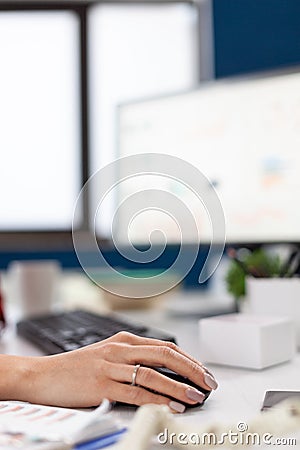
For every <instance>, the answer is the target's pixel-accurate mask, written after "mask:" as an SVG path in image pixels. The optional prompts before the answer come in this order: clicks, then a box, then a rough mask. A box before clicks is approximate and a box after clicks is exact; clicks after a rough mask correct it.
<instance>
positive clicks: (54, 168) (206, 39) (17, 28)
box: [0, 0, 300, 287]
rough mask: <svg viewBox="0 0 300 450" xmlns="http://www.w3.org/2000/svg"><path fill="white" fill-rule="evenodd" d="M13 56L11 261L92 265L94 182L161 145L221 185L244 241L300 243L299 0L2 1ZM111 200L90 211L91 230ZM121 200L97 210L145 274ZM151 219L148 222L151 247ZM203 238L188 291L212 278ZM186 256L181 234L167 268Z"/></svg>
mask: <svg viewBox="0 0 300 450" xmlns="http://www.w3.org/2000/svg"><path fill="white" fill-rule="evenodd" d="M0 64H1V69H0V160H1V175H0V199H1V200H0V269H2V270H3V269H6V268H7V266H8V265H9V263H10V262H11V261H13V260H26V259H30V260H32V259H38V260H41V259H55V260H58V261H59V262H60V264H61V265H62V267H64V268H69V269H70V268H79V263H78V260H77V257H76V254H75V252H74V250H73V245H72V236H71V229H72V219H73V210H74V205H75V202H76V199H77V197H78V194H79V192H80V190H81V188H82V186H83V185H84V183H85V182H86V181H87V179H88V178H89V176H90V175H92V174H94V173H95V172H96V171H97V170H98V169H99V168H101V167H103V166H104V165H105V164H107V163H108V162H111V161H113V160H114V159H115V158H116V157H118V156H127V155H129V154H135V153H139V152H141V153H143V152H144V151H149V150H150V151H152V152H153V151H154V152H161V151H162V152H166V153H169V154H174V155H175V156H181V157H183V158H186V159H187V160H188V161H190V162H192V163H193V164H195V165H196V166H197V167H198V168H199V169H200V170H202V171H203V172H204V173H205V174H206V176H207V177H208V178H209V179H210V181H211V182H212V184H213V185H214V186H215V187H216V189H217V190H218V189H219V194H220V197H221V200H222V201H223V204H224V208H225V215H226V216H227V224H228V226H229V228H228V239H229V241H228V242H229V244H232V245H241V244H243V245H250V246H252V247H255V246H259V245H261V244H263V243H266V242H269V243H278V244H281V243H296V244H298V243H299V242H300V227H299V220H298V219H299V213H298V212H297V208H296V204H297V203H296V202H297V192H298V190H297V189H298V187H299V186H298V181H297V180H298V168H299V165H300V161H299V155H298V152H297V150H299V145H300V139H299V130H300V126H299V125H300V124H299V119H297V114H298V118H299V117H300V98H299V93H300V82H299V80H300V75H299V74H298V69H297V65H298V64H300V3H299V1H298V0H289V1H286V0H198V1H195V2H188V1H186V2H184V1H153V2H152V1H150V0H149V1H138V0H136V1H132V2H127V1H116V2H114V1H109V2H108V1H107V2H106V1H80V0H77V1H60V2H56V1H50V0H48V1H40V0H36V1H31V2H28V1H19V2H17V1H2V0H1V1H0ZM245 80H246V81H245ZM249 80H250V81H249ZM277 94H278V95H277ZM253 99H256V100H257V101H254V100H253ZM262 100H263V101H262ZM261 101H262V102H261ZM258 111H260V115H259V116H258ZM158 113H159V114H160V115H159V114H158ZM225 119H226V120H225ZM297 120H298V122H297ZM160 125H161V126H162V128H163V130H164V131H162V130H161V128H160ZM191 125H192V126H193V127H194V128H193V130H194V131H193V132H194V135H193V137H192V138H191V136H190V135H188V134H187V131H188V132H189V131H190V128H191ZM141 130H142V131H141ZM166 130H167V131H168V139H169V140H168V139H167V140H165V135H164V134H163V135H162V134H161V133H166ZM195 130H196V131H195ZM175 131H176V133H175ZM237 136H238V139H237ZM253 136H255V139H253V141H251V143H250V140H249V139H250V138H251V137H253ZM266 136H267V137H266ZM270 137H271V138H272V139H271V140H270ZM149 142H150V143H152V146H151V145H149ZM252 174H253V177H252ZM258 176H259V177H260V178H259V180H258V179H257V177H258ZM233 181H234V182H233ZM270 186H271V188H270ZM260 187H262V188H263V189H264V190H263V191H260ZM239 190H240V192H239ZM238 192H239V195H238ZM261 192H263V194H261ZM261 195H262V198H261V197H260V196H261ZM96 197H97V192H88V193H87V195H86V196H84V198H83V200H82V203H81V205H80V211H81V213H80V215H79V216H78V220H77V222H76V223H75V224H74V226H75V228H76V229H77V230H80V231H81V232H82V235H83V236H84V235H85V234H89V233H90V231H91V230H92V227H93V217H91V214H90V211H91V209H92V208H91V205H92V204H93V202H95V201H96ZM183 198H184V196H183ZM114 201H115V199H114V197H113V196H111V198H108V199H107V202H106V204H105V207H104V208H103V210H102V211H101V214H98V216H97V223H96V231H97V237H98V241H99V245H101V246H102V248H103V249H104V253H105V255H106V258H107V260H108V261H109V262H110V263H111V264H112V265H113V266H121V267H125V268H132V267H133V268H136V264H133V263H132V262H130V261H127V260H126V259H125V258H123V257H122V256H121V255H120V254H119V253H118V252H117V251H116V250H115V249H114V246H113V245H112V242H111V236H110V224H111V220H112V214H113V211H114V205H115V203H114ZM278 203H279V206H278ZM275 206H276V208H275ZM237 212H239V213H240V215H239V216H238V217H237ZM147 220H148V219H147V218H146V219H144V221H142V222H140V223H139V226H138V227H137V229H138V230H139V232H136V233H135V232H133V236H134V237H135V239H136V242H137V245H140V246H142V247H143V245H148V236H147V233H146V231H147V230H144V228H143V227H144V225H145V223H147ZM157 223H158V224H160V219H158V222H157ZM230 224H231V225H232V227H231V225H230ZM166 226H167V227H168V225H166ZM119 230H120V231H119V233H120V236H121V235H122V223H120V224H119ZM141 230H144V231H145V232H144V233H143V232H142V233H141V232H140V231H141ZM134 233H135V234H134ZM203 241H204V245H203V246H202V247H201V251H199V254H198V257H197V259H196V262H195V264H194V266H193V268H192V269H191V271H190V273H189V274H188V275H187V276H186V278H185V280H184V283H185V286H186V287H199V284H198V276H199V272H200V270H201V267H202V265H203V262H204V260H205V257H206V254H207V248H208V243H209V237H208V236H207V235H204V238H203ZM206 244H207V245H206ZM189 245H193V243H192V242H190V243H189ZM177 253H178V242H177V239H176V236H175V237H174V235H172V233H171V236H170V240H169V244H168V245H167V247H166V250H165V251H164V253H163V255H162V256H161V258H160V259H159V261H156V262H155V263H154V264H153V265H152V266H151V267H156V268H157V267H168V266H169V265H170V264H171V263H172V261H173V260H174V258H175V257H176V255H177Z"/></svg>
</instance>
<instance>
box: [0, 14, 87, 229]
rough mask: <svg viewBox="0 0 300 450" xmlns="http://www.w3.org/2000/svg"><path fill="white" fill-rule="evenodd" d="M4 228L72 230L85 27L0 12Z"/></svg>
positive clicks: (71, 19)
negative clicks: (80, 57)
mask: <svg viewBox="0 0 300 450" xmlns="http://www.w3.org/2000/svg"><path fill="white" fill-rule="evenodd" d="M0 42H1V45H0V61H1V70H0V99H1V101H0V158H1V176H0V204H1V208H0V231H23V230H25V231H26V230H33V231H34V230H70V229H71V225H72V215H73V208H74V204H75V200H76V197H77V195H78V193H79V190H80V187H81V183H82V179H81V167H80V164H81V124H80V80H79V75H80V70H79V67H80V61H79V56H80V23H79V17H78V16H77V14H76V13H75V12H72V11H63V10H62V11H50V10H48V11H47V10H44V11H0Z"/></svg>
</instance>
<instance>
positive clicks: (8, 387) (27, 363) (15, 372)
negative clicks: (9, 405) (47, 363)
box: [0, 355, 42, 401]
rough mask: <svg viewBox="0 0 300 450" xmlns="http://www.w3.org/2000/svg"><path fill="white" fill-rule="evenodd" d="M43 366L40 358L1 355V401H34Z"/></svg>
mask: <svg viewBox="0 0 300 450" xmlns="http://www.w3.org/2000/svg"><path fill="white" fill-rule="evenodd" d="M41 364H42V358H38V357H22V356H11V355H1V359H0V374H1V375H0V378H1V381H0V397H1V399H3V400H20V401H34V397H35V391H36V387H37V381H38V379H39V374H40V373H41Z"/></svg>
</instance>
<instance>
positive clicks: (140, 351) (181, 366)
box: [104, 343, 218, 390]
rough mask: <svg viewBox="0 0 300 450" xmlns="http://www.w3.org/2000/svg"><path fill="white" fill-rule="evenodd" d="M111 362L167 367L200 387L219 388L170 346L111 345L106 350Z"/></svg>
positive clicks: (198, 368)
mask: <svg viewBox="0 0 300 450" xmlns="http://www.w3.org/2000/svg"><path fill="white" fill-rule="evenodd" d="M104 351H105V358H106V360H107V361H109V362H113V363H123V364H131V365H135V364H142V365H145V366H150V367H167V368H169V369H171V370H173V371H174V372H177V373H179V374H180V375H183V376H185V377H187V378H188V379H189V380H191V381H193V382H194V383H195V384H197V385H198V386H202V387H204V388H205V389H208V390H211V389H216V388H217V386H218V385H217V382H216V381H215V379H214V378H213V377H212V376H211V375H210V374H209V373H207V372H206V371H205V370H204V369H203V367H202V366H200V365H199V364H197V363H195V362H194V361H192V360H190V359H189V358H187V357H185V356H184V355H182V354H181V353H178V352H177V351H176V350H173V349H172V348H170V347H169V346H167V345H165V346H163V345H159V346H151V345H147V346H144V345H134V346H133V345H128V344H118V343H109V344H107V345H106V346H105V348H104Z"/></svg>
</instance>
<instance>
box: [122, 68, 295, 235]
mask: <svg viewBox="0 0 300 450" xmlns="http://www.w3.org/2000/svg"><path fill="white" fill-rule="evenodd" d="M118 137H119V155H120V156H128V155H133V154H141V153H148V152H150V153H166V154H169V155H173V156H177V157H180V158H183V159H185V160H186V161H188V162H190V163H192V164H193V165H194V166H196V167H197V168H198V169H199V170H200V171H201V172H202V173H203V174H204V175H205V176H206V177H207V178H208V180H209V181H210V182H211V183H212V185H213V186H214V187H215V189H216V191H217V193H218V195H219V198H220V200H221V203H222V206H223V209H224V213H225V218H226V235H227V242H229V243H262V242H288V241H292V242H299V241H300V226H299V224H300V210H299V207H298V203H299V198H298V196H299V192H300V176H299V174H300V152H299V148H300V73H295V72H294V73H285V74H277V75H274V74H273V75H272V76H271V75H269V76H261V77H254V78H252V79H239V80H238V79H227V80H222V81H218V82H212V83H209V84H207V85H206V86H204V87H203V88H200V89H197V90H193V91H190V92H185V93H180V94H177V95H170V96H165V97H160V98H152V99H149V100H144V101H139V102H132V103H127V104H123V105H121V106H120V108H119V136H118ZM153 157H155V156H153ZM139 183H140V184H141V183H142V184H141V188H143V189H145V188H149V189H150V188H151V187H153V186H155V188H156V189H162V190H166V189H167V190H171V191H172V192H175V193H176V195H178V196H179V197H180V198H181V199H182V200H183V201H184V202H185V204H188V205H189V206H190V208H191V210H192V211H193V215H194V217H195V218H196V221H197V226H198V229H199V235H200V236H201V239H202V242H205V241H210V238H211V230H210V226H209V220H207V217H205V210H204V208H203V207H201V205H199V202H198V203H197V202H195V201H194V199H193V198H192V194H191V193H190V192H189V191H188V190H185V189H184V188H183V186H182V185H180V183H179V184H178V185H177V186H176V183H175V182H174V181H172V182H171V184H170V183H169V185H168V186H166V180H165V179H163V178H162V177H160V178H159V177H156V178H155V177H154V176H153V175H152V176H149V177H148V179H146V177H142V180H141V181H139V180H137V179H136V180H134V183H131V184H130V183H122V184H120V185H119V195H120V197H121V199H124V198H125V197H127V196H129V195H130V194H131V193H132V192H134V191H136V189H137V188H139ZM123 225H124V224H122V217H121V218H120V220H119V223H118V227H119V236H120V237H121V239H122V230H123V228H124V226H123ZM150 228H152V229H163V230H164V233H165V234H166V235H167V237H168V238H169V241H174V242H176V241H177V240H178V230H177V231H176V229H175V228H176V227H174V223H173V222H172V221H170V218H169V217H168V216H167V215H165V214H160V213H159V212H155V214H152V213H149V211H148V212H146V213H145V214H140V215H139V216H138V220H137V221H136V224H135V226H134V224H132V227H131V230H130V236H131V241H133V242H134V241H135V242H137V243H143V242H149V238H148V237H149V233H150V232H151V230H150ZM154 237H155V236H153V238H154Z"/></svg>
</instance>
